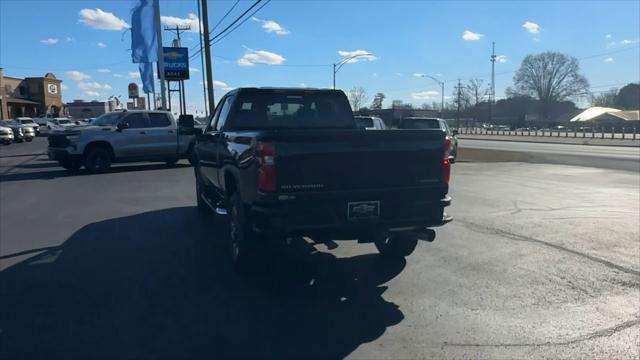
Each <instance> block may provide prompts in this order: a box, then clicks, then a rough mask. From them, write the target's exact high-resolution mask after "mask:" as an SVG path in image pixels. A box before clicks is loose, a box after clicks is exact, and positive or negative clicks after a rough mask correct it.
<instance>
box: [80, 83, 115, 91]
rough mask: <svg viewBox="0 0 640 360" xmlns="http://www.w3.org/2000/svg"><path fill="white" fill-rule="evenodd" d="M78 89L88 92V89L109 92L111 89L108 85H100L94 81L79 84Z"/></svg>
mask: <svg viewBox="0 0 640 360" xmlns="http://www.w3.org/2000/svg"><path fill="white" fill-rule="evenodd" d="M78 89H80V90H89V89H94V90H111V89H112V87H111V85H109V84H100V83H99V82H96V81H89V82H79V83H78Z"/></svg>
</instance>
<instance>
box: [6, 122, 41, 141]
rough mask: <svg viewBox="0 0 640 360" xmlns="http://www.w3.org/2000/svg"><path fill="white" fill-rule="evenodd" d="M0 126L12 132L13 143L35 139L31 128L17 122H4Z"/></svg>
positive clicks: (34, 133)
mask: <svg viewBox="0 0 640 360" xmlns="http://www.w3.org/2000/svg"><path fill="white" fill-rule="evenodd" d="M0 125H2V126H4V127H8V128H10V129H11V130H13V141H14V142H23V141H32V140H33V138H34V137H36V132H35V131H34V130H33V128H32V127H31V126H27V125H22V124H21V123H20V122H18V121H17V120H6V121H3V122H2V124H0Z"/></svg>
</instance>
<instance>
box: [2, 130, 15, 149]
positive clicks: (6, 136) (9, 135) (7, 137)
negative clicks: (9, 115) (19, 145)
mask: <svg viewBox="0 0 640 360" xmlns="http://www.w3.org/2000/svg"><path fill="white" fill-rule="evenodd" d="M0 142H2V143H3V144H5V145H9V144H11V143H12V142H13V130H12V129H11V128H9V127H6V126H0Z"/></svg>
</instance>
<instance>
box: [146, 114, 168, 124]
mask: <svg viewBox="0 0 640 360" xmlns="http://www.w3.org/2000/svg"><path fill="white" fill-rule="evenodd" d="M149 122H150V124H151V127H168V126H171V120H169V117H168V116H167V114H161V113H149Z"/></svg>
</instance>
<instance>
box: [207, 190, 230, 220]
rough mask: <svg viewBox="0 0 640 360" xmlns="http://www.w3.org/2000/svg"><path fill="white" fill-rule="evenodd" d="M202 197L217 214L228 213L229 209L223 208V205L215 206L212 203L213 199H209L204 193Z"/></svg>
mask: <svg viewBox="0 0 640 360" xmlns="http://www.w3.org/2000/svg"><path fill="white" fill-rule="evenodd" d="M200 198H201V199H202V201H204V202H205V203H206V204H207V205H208V206H209V207H210V208H211V209H213V211H215V213H216V214H218V215H227V209H225V208H222V207H217V206H213V204H212V203H211V201H209V199H207V197H206V196H204V194H201V195H200Z"/></svg>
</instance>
